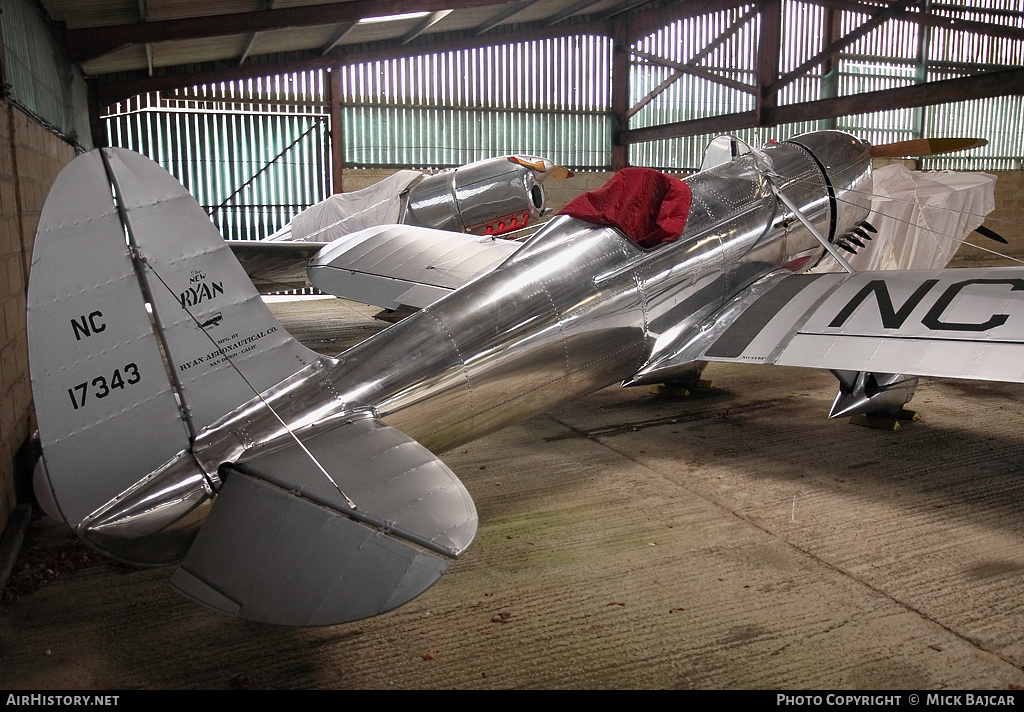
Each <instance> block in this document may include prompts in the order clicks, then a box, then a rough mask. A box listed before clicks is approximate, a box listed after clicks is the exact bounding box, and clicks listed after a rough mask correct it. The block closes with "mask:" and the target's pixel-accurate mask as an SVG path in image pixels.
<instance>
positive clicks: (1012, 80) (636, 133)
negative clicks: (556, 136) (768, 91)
mask: <svg viewBox="0 0 1024 712" xmlns="http://www.w3.org/2000/svg"><path fill="white" fill-rule="evenodd" d="M1013 94H1024V69H1006V70H1001V71H996V72H987V73H985V74H975V75H974V76H970V77H960V78H958V79H945V80H942V81H937V82H927V83H925V84H916V85H914V86H909V87H898V88H896V89H882V90H880V91H871V92H862V93H860V94H851V95H849V96H841V97H835V98H831V99H819V100H817V101H807V102H802V103H799V104H787V105H785V106H777V107H770V108H769V107H765V108H764V110H763V114H762V117H761V121H758V113H757V112H756V111H744V112H738V113H735V114H724V115H721V116H708V117H706V118H702V119H693V120H691V121H676V122H673V123H670V124H661V125H660V126H648V127H645V128H642V129H629V130H628V131H623V132H621V133H620V134H619V136H618V140H619V141H621V142H622V143H624V144H631V143H644V142H646V141H659V140H663V139H669V138H680V137H682V136H695V135H699V134H705V133H724V132H727V131H735V130H737V129H746V128H753V127H756V126H762V127H767V126H778V125H779V124H790V123H796V122H800V121H816V120H818V119H829V118H834V117H838V116H856V115H857V114H867V113H872V112H876V111H891V110H893V109H910V108H915V107H919V106H932V105H934V104H945V103H948V102H954V101H966V100H971V99H989V98H992V97H996V96H1008V95H1013Z"/></svg>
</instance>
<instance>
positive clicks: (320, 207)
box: [267, 171, 423, 242]
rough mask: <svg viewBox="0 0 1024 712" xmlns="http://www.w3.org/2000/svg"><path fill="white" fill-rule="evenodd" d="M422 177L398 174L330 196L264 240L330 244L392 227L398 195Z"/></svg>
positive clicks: (398, 209)
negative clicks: (378, 227)
mask: <svg viewBox="0 0 1024 712" xmlns="http://www.w3.org/2000/svg"><path fill="white" fill-rule="evenodd" d="M422 177H423V174H422V173H420V172H419V171H399V172H398V173H395V174H394V175H391V176H388V177H387V178H385V179H384V180H382V181H380V182H379V183H374V184H373V185H371V186H368V187H366V188H363V189H362V190H357V191H355V192H352V193H338V194H337V195H332V196H331V197H329V198H327V199H326V200H321V201H320V202H319V203H317V204H316V205H311V206H310V207H308V208H306V209H305V210H303V211H302V212H301V213H299V214H298V215H296V216H295V217H294V218H292V221H291V223H289V225H288V227H286V228H284V229H283V230H281V231H279V232H277V233H274V234H273V235H271V236H270V237H268V238H267V240H270V241H278V240H300V241H313V242H331V241H332V240H336V239H338V238H339V237H341V236H342V235H348V234H351V233H353V232H358V231H359V230H362V229H364V228H367V227H374V226H376V225H387V224H391V223H396V222H398V221H399V219H400V218H401V211H402V197H401V196H402V193H403V192H404V191H405V190H406V189H407V188H408V187H409V186H410V185H412V184H413V183H415V182H416V181H418V180H419V179H421V178H422Z"/></svg>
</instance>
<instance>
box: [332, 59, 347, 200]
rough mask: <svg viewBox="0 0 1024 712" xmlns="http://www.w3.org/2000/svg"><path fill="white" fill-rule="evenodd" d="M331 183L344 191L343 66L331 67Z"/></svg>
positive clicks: (335, 191)
mask: <svg viewBox="0 0 1024 712" xmlns="http://www.w3.org/2000/svg"><path fill="white" fill-rule="evenodd" d="M330 87H331V90H330V93H331V185H332V192H334V193H343V192H345V187H344V184H343V182H342V170H343V169H344V168H345V136H344V132H343V131H342V128H341V67H340V66H335V67H332V68H331V83H330Z"/></svg>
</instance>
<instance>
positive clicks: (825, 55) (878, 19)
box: [770, 0, 917, 92]
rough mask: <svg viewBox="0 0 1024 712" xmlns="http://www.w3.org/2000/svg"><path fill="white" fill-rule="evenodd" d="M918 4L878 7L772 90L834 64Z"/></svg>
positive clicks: (904, 0) (904, 1)
mask: <svg viewBox="0 0 1024 712" xmlns="http://www.w3.org/2000/svg"><path fill="white" fill-rule="evenodd" d="M915 4H917V0H897V2H893V3H891V4H890V5H889V6H888V7H877V8H876V10H877V12H876V13H875V14H874V15H873V16H872V17H871V19H870V20H867V21H865V22H864V23H863V24H861V25H860V27H858V28H857V29H855V30H852V31H851V32H849V33H847V34H846V35H844V36H843V37H840V38H839V39H838V40H836V41H835V42H833V43H832V44H830V45H829V46H828V47H826V48H825V49H823V50H822V51H821V52H818V54H816V55H814V56H813V57H811V58H810V59H808V60H807V61H806V62H804V63H803V64H801V65H800V66H799V67H797V68H796V69H794V70H793V71H791V72H788V73H787V74H785V75H784V76H782V77H781V78H779V79H778V80H777V81H775V82H774V83H772V85H771V87H770V90H771V91H773V92H778V91H779V90H781V89H783V88H784V87H787V86H789V85H790V84H792V83H793V82H794V81H796V80H797V79H799V78H800V77H802V76H804V75H805V74H807V72H809V71H811V70H812V69H814V68H815V67H817V66H820V65H822V64H828V63H831V62H834V61H835V59H836V57H838V56H839V53H840V52H841V51H843V50H844V49H846V48H847V47H849V46H850V45H852V44H853V43H854V42H856V41H857V40H859V39H860V38H862V37H864V36H865V35H868V34H870V33H871V32H873V31H874V30H875V29H877V28H878V27H881V26H882V25H884V24H885V23H886V22H888V21H889V20H894V19H899V18H904V17H906V16H907V10H908V7H907V6H908V5H915Z"/></svg>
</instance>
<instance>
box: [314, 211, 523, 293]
mask: <svg viewBox="0 0 1024 712" xmlns="http://www.w3.org/2000/svg"><path fill="white" fill-rule="evenodd" d="M521 246H522V243H519V242H512V241H509V240H500V239H495V238H493V237H479V236H473V235H463V234H460V233H454V232H447V231H444V230H432V229H430V228H425V227H414V226H411V225H383V226H380V227H374V228H368V229H366V230H361V231H359V232H357V233H354V234H352V235H347V236H345V237H342V238H340V239H338V240H336V241H335V242H334V243H332V244H331V245H330V246H329V247H327V248H325V249H324V250H322V251H321V252H320V253H319V254H318V255H317V256H316V257H315V258H314V259H313V261H312V262H310V264H309V280H310V282H312V283H313V285H314V286H315V287H317V288H318V289H321V290H323V291H324V292H327V293H328V294H333V295H334V296H336V297H344V298H345V299H351V300H353V301H358V302H364V303H366V304H373V305H375V306H379V307H384V308H386V309H397V308H399V307H401V306H409V307H414V308H422V307H425V306H427V305H429V304H433V303H434V302H436V301H437V300H438V299H440V298H441V297H443V296H445V295H447V294H450V293H451V292H453V291H455V290H456V289H458V288H459V287H461V286H462V285H464V284H466V283H467V282H469V281H470V280H472V279H473V278H475V277H477V276H479V275H481V274H484V273H485V272H489V271H490V270H491V269H493V268H494V267H496V266H497V265H498V264H500V263H501V262H503V261H504V260H505V259H506V258H508V257H509V256H510V255H511V254H512V253H514V252H516V250H518V249H519V248H520V247H521Z"/></svg>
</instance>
